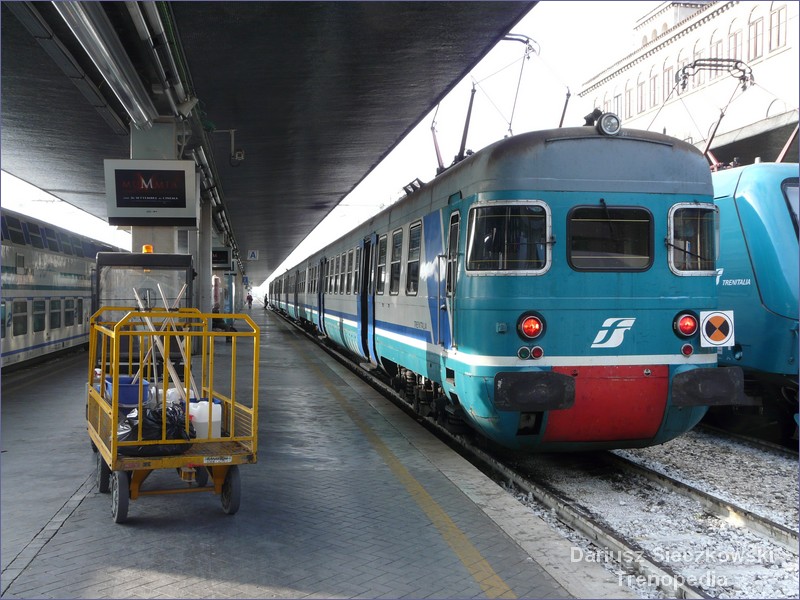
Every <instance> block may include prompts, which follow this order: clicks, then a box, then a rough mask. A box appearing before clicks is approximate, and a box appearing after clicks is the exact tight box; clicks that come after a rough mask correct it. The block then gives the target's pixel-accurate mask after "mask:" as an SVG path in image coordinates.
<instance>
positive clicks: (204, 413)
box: [189, 400, 222, 440]
mask: <svg viewBox="0 0 800 600" xmlns="http://www.w3.org/2000/svg"><path fill="white" fill-rule="evenodd" d="M211 406H212V408H211V437H212V438H215V437H216V438H218V437H220V436H221V434H222V431H221V425H222V405H221V404H219V402H218V401H215V402H214V403H213V404H212V405H211ZM189 416H190V417H191V419H192V423H193V424H194V431H195V433H196V434H197V439H198V440H203V439H205V438H207V437H209V435H208V400H200V401H199V402H195V401H194V400H192V401H191V402H189Z"/></svg>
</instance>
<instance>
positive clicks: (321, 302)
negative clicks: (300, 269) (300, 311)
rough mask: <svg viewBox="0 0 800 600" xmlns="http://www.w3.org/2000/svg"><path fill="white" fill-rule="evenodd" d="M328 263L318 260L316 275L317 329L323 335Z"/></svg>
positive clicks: (322, 259) (321, 259)
mask: <svg viewBox="0 0 800 600" xmlns="http://www.w3.org/2000/svg"><path fill="white" fill-rule="evenodd" d="M327 268H328V262H327V261H326V260H325V259H324V258H320V259H319V272H318V273H317V329H319V332H320V333H322V334H323V335H325V284H326V283H327V281H326V277H325V274H326V270H327Z"/></svg>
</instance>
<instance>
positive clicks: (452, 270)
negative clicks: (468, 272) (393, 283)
mask: <svg viewBox="0 0 800 600" xmlns="http://www.w3.org/2000/svg"><path fill="white" fill-rule="evenodd" d="M460 231H461V214H460V213H459V212H458V211H457V210H456V211H455V212H453V213H452V214H451V215H450V227H449V228H448V232H447V254H446V255H445V277H444V284H445V285H444V288H445V289H444V303H440V306H441V307H442V308H443V309H444V311H445V313H446V318H447V321H448V323H449V325H450V328H449V333H450V337H449V339H448V336H447V333H448V331H447V329H446V328H443V329H442V330H441V331H439V336H440V337H439V340H440V342H441V344H442V346H444V347H445V348H456V347H457V346H458V344H457V340H456V323H455V314H456V287H457V286H456V283H457V281H458V269H459V264H458V238H459V234H460Z"/></svg>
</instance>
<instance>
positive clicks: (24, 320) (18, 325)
mask: <svg viewBox="0 0 800 600" xmlns="http://www.w3.org/2000/svg"><path fill="white" fill-rule="evenodd" d="M11 314H12V315H13V316H12V318H11V333H12V335H25V334H26V333H28V302H27V301H26V300H14V302H12V303H11Z"/></svg>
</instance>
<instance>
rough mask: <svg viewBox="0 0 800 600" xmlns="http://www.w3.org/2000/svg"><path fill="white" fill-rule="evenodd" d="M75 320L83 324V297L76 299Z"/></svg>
mask: <svg viewBox="0 0 800 600" xmlns="http://www.w3.org/2000/svg"><path fill="white" fill-rule="evenodd" d="M75 322H76V323H77V324H78V325H83V298H78V299H77V300H76V301H75Z"/></svg>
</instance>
